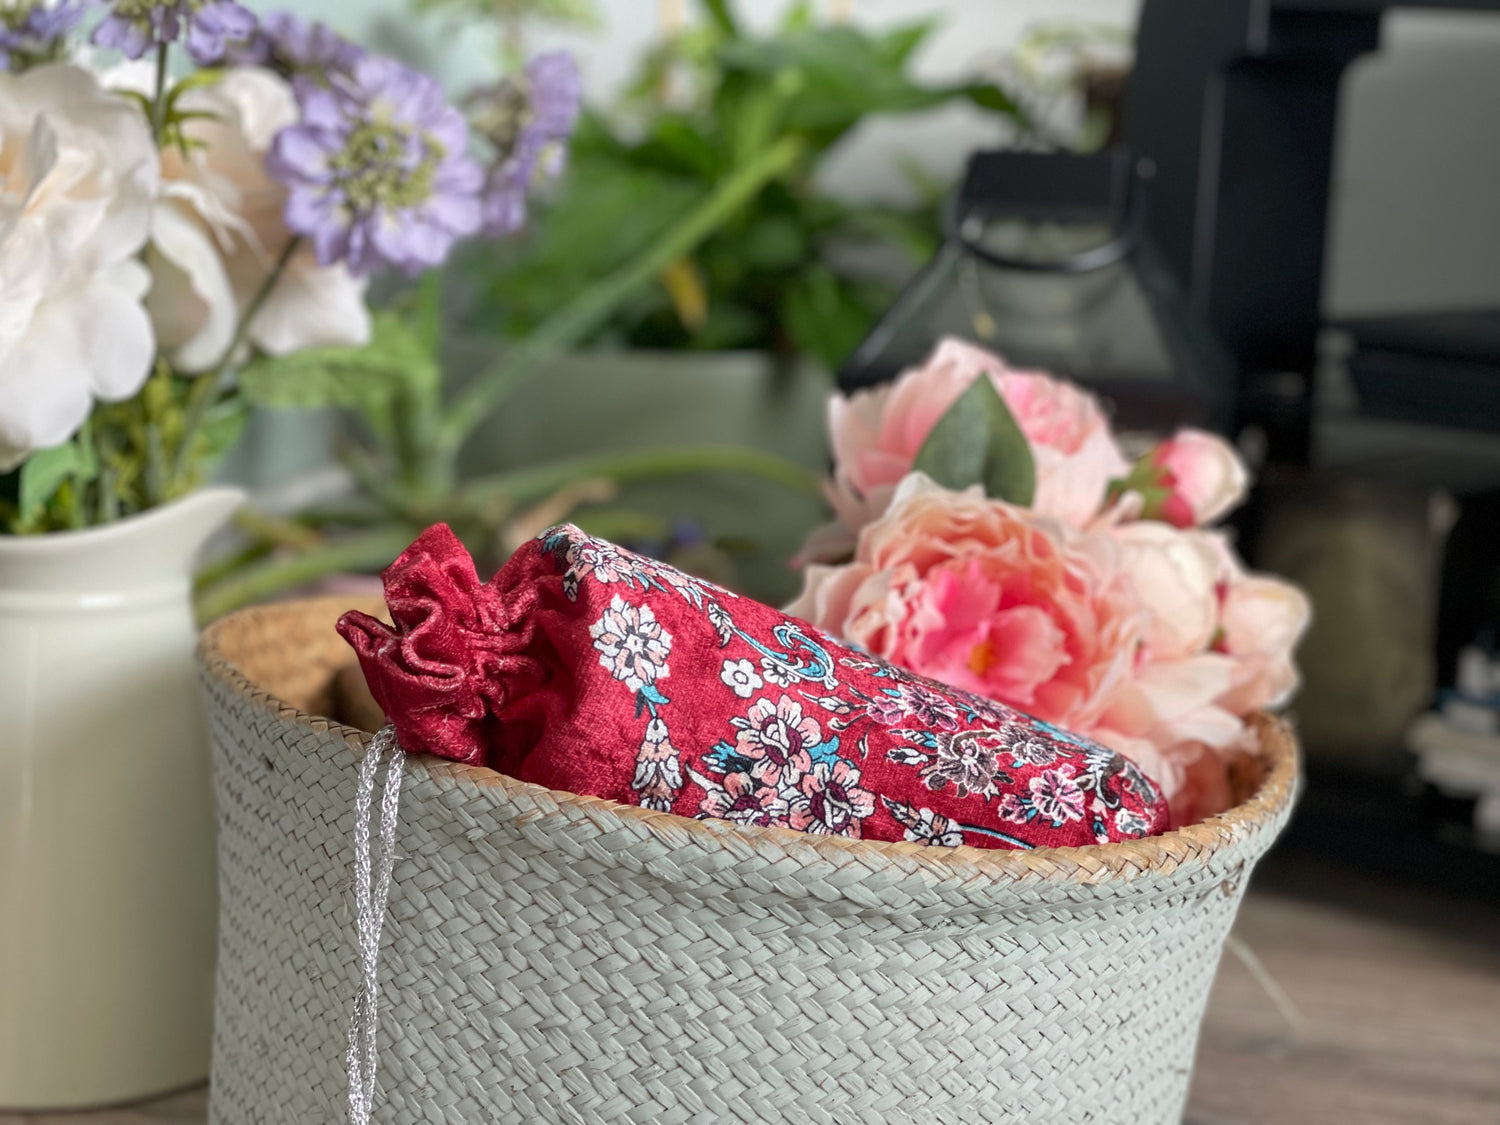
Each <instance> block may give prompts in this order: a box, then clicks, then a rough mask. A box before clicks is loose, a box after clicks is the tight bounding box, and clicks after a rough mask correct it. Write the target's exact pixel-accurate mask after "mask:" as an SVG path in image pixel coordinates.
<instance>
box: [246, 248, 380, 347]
mask: <svg viewBox="0 0 1500 1125" xmlns="http://www.w3.org/2000/svg"><path fill="white" fill-rule="evenodd" d="M366 284H367V283H366V281H365V279H364V278H356V277H354V276H353V275H352V274H351V273H350V272H349V271H348V270H347V269H346V268H345V267H344V266H342V265H338V266H328V267H322V266H319V265H318V263H317V259H316V257H314V255H313V252H312V248H311V247H308V248H305V249H303V250H300V251H299V252H298V253H297V254H296V255H295V256H294V257H293V259H292V261H291V263H290V264H289V265H288V266H287V270H286V273H285V274H284V275H283V276H282V279H281V282H280V283H279V284H278V285H277V286H276V288H275V289H274V290H272V292H271V295H270V297H268V298H267V299H266V303H265V305H264V306H262V308H261V310H260V313H259V315H257V316H256V318H255V320H254V322H253V323H252V324H251V325H250V339H251V340H252V341H253V342H254V343H255V345H256V346H257V347H259V348H260V349H261V350H263V351H265V352H268V353H270V354H271V355H285V354H287V353H288V352H294V351H300V350H302V349H303V348H321V347H360V346H362V345H364V344H368V343H369V342H370V310H369V308H368V307H367V306H366V305H365V287H366Z"/></svg>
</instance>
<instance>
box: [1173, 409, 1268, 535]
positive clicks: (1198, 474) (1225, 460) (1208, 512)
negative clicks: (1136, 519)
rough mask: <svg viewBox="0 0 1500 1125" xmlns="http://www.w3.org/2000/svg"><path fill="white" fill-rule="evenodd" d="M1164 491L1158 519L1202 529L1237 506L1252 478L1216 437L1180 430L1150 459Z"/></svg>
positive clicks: (1198, 431)
mask: <svg viewBox="0 0 1500 1125" xmlns="http://www.w3.org/2000/svg"><path fill="white" fill-rule="evenodd" d="M1148 456H1149V459H1150V463H1151V466H1152V467H1153V468H1155V469H1157V470H1158V472H1159V474H1160V475H1159V478H1158V479H1159V483H1160V485H1161V486H1162V487H1163V488H1165V489H1166V490H1167V495H1166V497H1165V499H1164V500H1162V501H1161V504H1160V512H1159V513H1152V514H1159V515H1160V516H1161V518H1162V519H1165V520H1167V521H1168V522H1169V523H1172V524H1175V525H1176V526H1177V527H1202V526H1203V525H1205V524H1210V523H1213V522H1214V521H1215V520H1217V519H1220V518H1221V517H1223V516H1225V515H1227V514H1228V513H1229V512H1231V511H1233V510H1234V509H1235V508H1237V507H1239V506H1240V504H1241V503H1242V502H1243V501H1244V499H1245V493H1246V491H1247V490H1248V488H1249V485H1250V474H1249V473H1248V472H1247V471H1246V469H1245V464H1244V462H1243V461H1241V460H1240V455H1239V454H1238V453H1236V452H1235V451H1234V447H1233V446H1232V445H1230V444H1229V443H1228V442H1227V441H1225V440H1224V439H1223V438H1221V437H1219V436H1218V435H1216V434H1210V433H1205V432H1204V431H1202V430H1179V431H1177V433H1176V434H1174V435H1173V436H1172V437H1171V438H1169V439H1168V440H1166V441H1164V442H1162V443H1161V444H1160V445H1158V446H1157V447H1156V448H1155V449H1153V450H1152V451H1151V453H1150V454H1149V455H1148Z"/></svg>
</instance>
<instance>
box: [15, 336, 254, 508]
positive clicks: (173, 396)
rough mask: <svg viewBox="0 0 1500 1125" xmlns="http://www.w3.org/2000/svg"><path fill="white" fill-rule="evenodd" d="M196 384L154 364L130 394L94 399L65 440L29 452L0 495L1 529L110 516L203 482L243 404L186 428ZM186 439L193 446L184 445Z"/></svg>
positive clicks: (226, 406) (226, 405)
mask: <svg viewBox="0 0 1500 1125" xmlns="http://www.w3.org/2000/svg"><path fill="white" fill-rule="evenodd" d="M193 385H194V384H193V380H190V379H183V378H179V377H177V376H174V375H173V374H172V373H171V371H170V370H169V369H168V368H167V366H166V364H165V363H158V364H157V367H156V370H155V371H154V372H153V373H152V375H151V377H150V378H148V379H147V380H146V383H145V385H144V386H143V387H142V388H141V390H140V391H139V392H138V393H137V394H136V396H135V397H134V398H131V399H127V400H126V401H124V402H117V403H104V404H101V405H99V406H97V407H96V408H95V409H94V413H93V415H92V416H91V417H90V418H89V420H88V422H87V423H85V425H84V427H83V428H82V429H81V430H80V431H79V432H78V433H77V434H76V435H75V436H74V437H73V438H72V439H71V440H70V441H67V442H64V443H63V444H62V445H58V446H54V447H53V448H51V449H41V450H37V451H36V452H35V453H33V454H31V455H30V456H29V457H27V458H26V460H25V461H24V462H22V464H21V466H20V468H18V469H17V470H15V471H14V472H13V473H11V474H9V477H8V478H7V484H6V488H5V489H4V492H3V494H0V531H4V532H8V533H12V534H18V535H32V534H39V533H42V532H48V531H65V530H74V529H78V528H82V527H88V526H91V525H93V524H98V523H108V522H109V521H111V520H115V519H119V518H120V517H122V516H128V515H133V514H135V513H137V512H143V511H146V510H147V509H148V508H153V507H156V506H157V505H158V504H163V503H165V502H167V501H168V500H173V499H176V498H177V497H179V496H182V495H184V494H186V493H188V492H191V491H192V490H193V489H194V488H196V487H198V486H199V485H200V484H202V483H203V479H204V476H205V475H206V473H207V472H208V470H209V469H210V468H211V467H212V466H213V465H214V464H216V463H217V462H218V460H219V459H220V458H221V457H223V455H224V454H225V453H227V452H228V451H229V449H230V448H231V447H232V446H233V445H234V443H235V442H236V441H237V440H238V439H239V436H240V433H241V431H242V430H243V428H244V424H245V408H244V405H243V404H241V403H238V402H233V401H228V402H222V403H219V404H217V405H215V406H213V407H212V408H211V409H209V410H208V412H207V413H206V415H205V417H204V419H203V423H202V425H201V426H198V427H197V428H196V429H195V430H194V431H193V432H192V433H191V434H188V433H187V432H186V430H185V426H184V422H185V419H186V415H187V403H188V399H189V397H190V395H191V394H192V388H193ZM184 442H188V443H190V445H191V448H190V449H188V450H186V451H184V450H183V449H182V446H183V443H184ZM179 466H180V467H179Z"/></svg>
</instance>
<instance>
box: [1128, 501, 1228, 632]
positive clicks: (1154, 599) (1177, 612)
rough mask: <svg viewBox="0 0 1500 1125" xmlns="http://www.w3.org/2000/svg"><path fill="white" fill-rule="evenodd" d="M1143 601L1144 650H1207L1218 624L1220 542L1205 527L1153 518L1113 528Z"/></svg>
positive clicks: (1133, 581) (1129, 572)
mask: <svg viewBox="0 0 1500 1125" xmlns="http://www.w3.org/2000/svg"><path fill="white" fill-rule="evenodd" d="M1109 535H1110V537H1111V538H1112V539H1113V540H1114V542H1115V543H1116V544H1117V545H1118V547H1119V549H1120V559H1121V564H1122V566H1123V567H1124V569H1125V571H1126V573H1128V574H1129V575H1130V580H1131V582H1132V583H1133V584H1134V585H1135V590H1136V593H1137V594H1138V595H1139V596H1140V599H1141V602H1142V604H1143V605H1144V606H1145V608H1146V610H1147V612H1148V614H1149V621H1148V623H1147V625H1146V636H1145V642H1146V643H1145V655H1146V656H1148V657H1150V658H1152V659H1156V660H1173V659H1177V658H1180V657H1184V656H1188V655H1190V654H1192V653H1196V652H1202V651H1204V650H1206V649H1207V648H1208V647H1209V645H1210V644H1211V643H1212V641H1213V639H1214V633H1215V631H1216V630H1217V628H1218V624H1219V584H1220V582H1219V580H1220V568H1221V562H1220V548H1219V547H1218V546H1217V545H1216V544H1215V543H1214V542H1212V541H1211V539H1210V537H1209V535H1207V534H1206V533H1203V532H1193V531H1180V530H1178V529H1177V528H1175V527H1172V526H1170V525H1169V524H1165V523H1160V522H1157V521H1155V520H1141V521H1138V522H1135V523H1126V524H1121V525H1120V526H1118V527H1116V528H1113V529H1112V530H1111V531H1110V532H1109Z"/></svg>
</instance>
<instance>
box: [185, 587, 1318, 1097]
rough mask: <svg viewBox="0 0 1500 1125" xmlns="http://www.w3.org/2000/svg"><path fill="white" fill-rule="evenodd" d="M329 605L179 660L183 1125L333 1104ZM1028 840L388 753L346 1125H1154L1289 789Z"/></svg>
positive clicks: (239, 621)
mask: <svg viewBox="0 0 1500 1125" xmlns="http://www.w3.org/2000/svg"><path fill="white" fill-rule="evenodd" d="M347 605H348V603H347V601H330V600H322V601H311V602H297V603H284V604H281V605H276V606H270V607H263V608H259V609H253V610H249V611H245V612H242V613H239V614H236V615H234V616H232V617H229V618H226V619H224V620H222V621H220V622H218V623H216V624H215V625H213V626H212V627H210V628H209V629H208V630H207V632H206V633H205V635H204V638H203V642H202V646H201V651H200V658H201V661H202V667H203V679H204V683H205V686H206V691H207V695H208V699H209V704H210V709H211V713H212V722H213V742H214V764H215V775H216V786H217V793H218V803H219V823H220V837H219V872H220V875H219V878H220V892H221V903H222V905H221V915H220V938H219V962H218V993H217V1011H216V1020H215V1042H214V1062H213V1089H212V1108H211V1117H210V1120H211V1122H212V1123H213V1125H333V1123H335V1122H338V1121H341V1120H343V1119H344V1118H345V1114H346V1110H345V1097H346V1078H345V1072H344V1052H345V1045H346V1035H347V1029H348V1021H349V1015H350V1011H351V1007H352V1004H353V998H354V995H355V988H356V979H357V968H356V955H355V929H354V916H353V915H354V904H353V894H352V864H353V845H352V838H353V833H354V813H353V808H354V801H355V783H356V763H357V761H358V758H359V757H360V756H361V755H362V753H363V750H364V747H365V746H366V745H367V743H368V741H369V736H368V734H366V733H364V732H362V731H359V730H355V729H353V728H351V727H346V726H343V725H341V724H339V723H338V722H336V721H334V720H332V719H328V718H320V717H317V715H318V714H319V713H321V714H331V713H333V711H334V709H335V701H334V698H333V695H332V688H331V686H330V685H331V684H332V683H333V681H334V679H335V677H336V675H337V673H338V671H339V670H340V669H341V668H343V667H346V666H347V665H348V664H349V663H350V662H351V661H352V656H351V654H350V653H349V651H348V650H347V649H346V648H345V646H344V644H343V642H342V641H341V640H340V639H339V638H338V637H337V635H336V634H335V633H334V632H333V628H332V626H333V622H334V620H335V618H336V617H337V615H338V613H339V611H340V610H341V609H343V608H347ZM1257 729H1258V733H1259V736H1260V743H1261V754H1260V757H1259V759H1258V760H1257V761H1256V762H1255V763H1253V766H1254V768H1253V769H1252V770H1250V771H1248V772H1249V773H1251V774H1253V776H1247V777H1245V778H1243V779H1241V780H1242V781H1243V782H1244V786H1243V788H1244V797H1245V800H1244V801H1243V802H1242V803H1241V804H1239V805H1238V806H1237V807H1236V808H1234V809H1233V810H1232V811H1230V812H1228V813H1226V814H1225V815H1223V816H1220V817H1215V818H1213V819H1211V820H1209V821H1206V822H1204V823H1202V824H1197V825H1194V826H1191V827H1189V828H1186V829H1182V830H1179V831H1176V832H1172V833H1170V834H1167V835H1165V836H1159V837H1155V838H1151V839H1147V840H1141V841H1135V842H1131V843H1123V844H1110V845H1107V846H1102V847H1092V848H1063V849H1051V850H1038V851H1033V852H1008V851H986V850H981V849H976V848H968V847H961V848H954V849H944V848H932V847H923V846H919V845H915V844H892V843H870V842H861V841H852V840H842V839H836V840H830V839H824V838H818V837H812V836H805V835H800V834H797V833H792V832H786V831H782V830H778V829H740V828H736V827H733V826H730V825H728V824H725V823H722V822H712V821H695V820H686V819H683V818H680V817H676V816H672V815H670V814H666V813H655V812H649V811H644V810H641V809H638V808H632V807H624V806H620V805H616V804H613V803H611V802H608V801H602V800H598V799H595V798H590V797H580V796H576V795H573V794H569V793H559V792H554V791H551V790H547V789H543V788H540V787H538V786H534V785H528V784H525V783H522V782H517V781H513V780H511V779H509V778H507V777H504V776H502V775H500V774H497V773H495V772H493V771H490V770H485V769H474V768H469V767H464V766H459V765H456V764H454V763H451V762H446V761H442V760H438V759H429V758H418V759H410V760H409V761H408V765H407V774H406V780H405V784H404V788H403V790H402V796H401V811H400V824H399V827H398V831H397V857H398V858H397V865H396V870H395V878H394V882H393V887H392V893H391V904H390V912H389V915H388V918H387V922H386V928H385V935H384V940H383V942H382V953H381V957H382V961H381V978H382V979H381V990H380V1025H379V1036H380V1047H379V1083H378V1087H377V1092H376V1097H375V1111H374V1120H375V1121H376V1122H378V1123H379V1125H416V1123H418V1122H422V1123H429V1122H430V1123H434V1125H436V1123H443V1125H491V1123H502V1125H509V1123H513V1122H514V1123H525V1125H531V1123H535V1122H540V1123H547V1125H551V1123H562V1122H567V1123H570V1125H571V1123H577V1125H604V1123H608V1125H617V1123H638V1125H648V1123H649V1125H687V1123H692V1125H709V1123H713V1125H737V1123H740V1122H746V1123H749V1122H753V1123H757V1125H759V1123H768V1122H771V1123H774V1122H787V1123H791V1122H796V1123H798V1125H836V1123H837V1125H850V1123H853V1122H861V1123H870V1122H888V1123H897V1122H899V1123H902V1125H908V1123H909V1125H917V1123H921V1125H969V1123H994V1122H1006V1123H1010V1122H1014V1123H1017V1125H1020V1123H1023V1122H1024V1123H1026V1125H1050V1123H1067V1125H1077V1123H1080V1122H1091V1123H1093V1122H1097V1123H1110V1125H1168V1123H1173V1122H1176V1121H1178V1120H1179V1119H1180V1117H1181V1114H1182V1109H1183V1104H1184V1100H1185V1097H1186V1092H1187V1087H1188V1081H1189V1077H1190V1073H1191V1068H1192V1064H1193V1054H1194V1050H1195V1046H1196V1041H1197V1035H1198V1026H1199V1023H1200V1021H1201V1017H1202V1012H1203V1007H1204V1003H1205V1001H1206V999H1207V996H1208V991H1209V987H1210V984H1211V983H1212V981H1213V977H1214V972H1215V968H1216V967H1217V965H1218V961H1219V954H1220V950H1221V947H1222V944H1223V940H1224V937H1225V935H1226V933H1227V932H1228V930H1229V927H1230V924H1231V922H1232V921H1233V918H1234V913H1235V910H1236V908H1237V907H1238V905H1239V901H1240V898H1241V895H1242V894H1243V892H1244V888H1245V883H1246V879H1247V877H1248V876H1249V874H1250V871H1251V868H1252V867H1253V865H1254V864H1255V862H1256V861H1257V860H1258V859H1259V857H1260V856H1261V855H1262V854H1263V853H1264V852H1265V850H1266V849H1267V848H1268V847H1269V846H1270V844H1271V842H1272V840H1273V839H1274V838H1275V836H1276V834H1277V833H1278V832H1279V831H1280V829H1281V828H1282V826H1283V825H1284V823H1285V821H1286V819H1287V816H1288V814H1289V812H1290V809H1291V806H1292V803H1293V799H1294V796H1295V791H1296V788H1297V761H1296V747H1295V743H1294V740H1293V739H1292V737H1291V735H1290V733H1289V732H1288V730H1287V729H1286V728H1285V727H1284V726H1283V725H1281V724H1280V723H1279V722H1277V721H1276V720H1273V719H1269V718H1260V719H1257Z"/></svg>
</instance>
